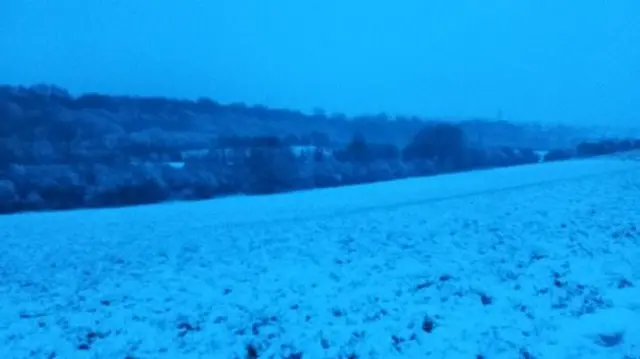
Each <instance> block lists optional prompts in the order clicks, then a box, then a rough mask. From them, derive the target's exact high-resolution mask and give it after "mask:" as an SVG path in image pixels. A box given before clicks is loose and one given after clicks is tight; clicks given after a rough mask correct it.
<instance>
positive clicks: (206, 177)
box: [0, 86, 640, 213]
mask: <svg viewBox="0 0 640 359" xmlns="http://www.w3.org/2000/svg"><path fill="white" fill-rule="evenodd" d="M597 137H598V136H597V133H594V132H588V131H586V130H584V129H577V128H569V127H566V126H565V127H545V126H542V125H524V124H515V123H509V122H506V121H493V120H479V119H475V120H451V119H447V120H445V119H440V120H434V119H431V120H428V119H421V118H418V117H401V116H400V117H399V116H395V117H394V116H388V115H382V114H381V115H375V116H360V117H357V118H348V117H346V116H343V115H331V116H327V115H325V114H324V113H323V112H322V111H317V112H316V113H315V114H313V115H309V114H303V113H301V112H297V111H291V110H281V109H271V108H267V107H264V106H247V105H243V104H230V105H223V104H219V103H216V102H214V101H212V100H210V99H199V100H197V101H191V100H177V99H166V98H143V97H127V96H108V95H100V94H85V95H81V96H71V95H69V94H68V93H67V92H66V91H65V90H63V89H60V88H57V87H53V86H35V87H30V88H24V87H7V86H5V87H0V213H16V212H25V211H41V210H63V209H76V208H87V207H89V208H96V207H118V206H127V205H138V204H148V203H157V202H165V201H176V200H201V199H209V198H214V197H224V196H229V195H245V194H270V193H281V192H290V191H298V190H305V189H312V188H326V187H336V186H345V185H353V184H362V183H371V182H379V181H389V180H395V179H403V178H410V177H420V176H431V175H439V174H443V173H452V172H460V171H469V170H478V169H487V168H495V167H504V166H515V165H522V164H532V163H538V162H543V161H557V160H564V159H569V158H573V157H588V156H594V155H602V154H611V153H615V152H620V151H628V150H632V149H634V148H640V140H637V139H633V138H629V139H625V138H613V139H604V140H600V141H596V142H593V141H590V142H585V141H584V140H585V139H589V138H592V139H593V138H597ZM625 137H628V136H625Z"/></svg>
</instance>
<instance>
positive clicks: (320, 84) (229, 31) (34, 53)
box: [0, 0, 640, 124]
mask: <svg viewBox="0 0 640 359" xmlns="http://www.w3.org/2000/svg"><path fill="white" fill-rule="evenodd" d="M0 82H2V83H10V84H32V83H41V82H45V83H54V84H58V85H61V86H63V87H66V88H68V89H69V90H71V91H72V92H73V93H80V92H88V91H95V92H106V93H114V94H139V95H164V96H170V97H187V98H195V97H200V96H208V97H211V98H213V99H216V100H218V101H221V102H236V101H237V102H247V103H251V104H255V103H261V104H266V105H270V106H276V107H289V108H296V109H301V110H311V109H313V108H316V107H322V108H325V109H326V110H327V111H329V112H334V111H342V112H346V113H348V114H359V113H376V112H380V111H384V112H388V113H392V114H416V115H423V116H494V115H496V114H497V113H498V111H500V110H502V112H503V113H504V116H505V117H506V118H507V119H512V120H523V121H538V120H541V121H554V122H555V121H566V122H569V121H570V122H574V123H575V122H580V123H593V124H598V123H617V124H624V123H627V124H629V123H632V122H633V121H634V120H635V121H637V122H638V123H640V1H639V0H612V1H610V0H581V1H578V0H572V1H570V0H518V1H517V0H404V1H402V0H399V1H382V0H379V1H374V0H366V1H365V0H351V1H350V0H315V1H312V0H289V1H285V0H262V1H259V0H253V1H250V0H201V1H196V0H174V1H169V0H153V1H151V0H147V1H142V0H55V1H54V0H49V1H47V0H0Z"/></svg>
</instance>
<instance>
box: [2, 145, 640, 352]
mask: <svg viewBox="0 0 640 359" xmlns="http://www.w3.org/2000/svg"><path fill="white" fill-rule="evenodd" d="M639 198H640V162H638V161H637V160H636V159H634V158H633V156H631V155H628V156H623V157H620V156H618V157H606V158H598V159H590V160H577V161H568V162H558V163H549V164H537V165H530V166H521V167H513V168H502V169H495V170H487V171H477V172H469V173H462V174H454V175H444V176H436V177H430V178H422V179H410V180H402V181H394V182H387V183H376V184H372V185H365V186H353V187H343V188H336V189H325V190H314V191H307V192H298V193H289V194H283V195H274V196H261V197H229V198H223V199H218V200H212V201H203V202H190V203H165V204H160V205H153V206H141V207H130V208H123V209H101V210H79V211H68V212H54V213H31V214H19V215H11V216H4V217H0V357H2V358H65V359H66V358H271V357H273V358H305V359H306V358H384V359H387V358H424V357H433V358H488V359H493V358H523V359H524V358H619V359H622V358H640V325H639V324H638V323H640V289H639V288H638V286H639V285H640V202H639V200H638V199H639Z"/></svg>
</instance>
